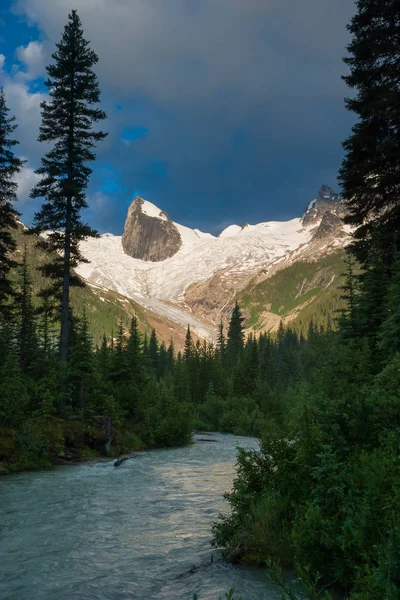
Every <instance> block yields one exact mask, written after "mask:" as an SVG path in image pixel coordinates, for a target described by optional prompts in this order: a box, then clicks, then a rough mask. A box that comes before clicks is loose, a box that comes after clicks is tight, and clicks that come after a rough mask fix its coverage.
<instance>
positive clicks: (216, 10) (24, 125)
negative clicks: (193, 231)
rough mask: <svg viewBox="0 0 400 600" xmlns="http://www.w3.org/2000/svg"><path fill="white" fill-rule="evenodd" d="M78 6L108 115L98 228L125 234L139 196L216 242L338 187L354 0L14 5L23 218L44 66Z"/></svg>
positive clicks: (13, 95)
mask: <svg viewBox="0 0 400 600" xmlns="http://www.w3.org/2000/svg"><path fill="white" fill-rule="evenodd" d="M72 8H77V9H78V12H79V14H80V16H81V19H82V22H83V27H84V30H85V34H86V37H87V38H88V39H90V41H91V45H92V48H93V49H94V50H95V51H96V53H97V54H98V55H99V64H98V66H97V72H98V76H99V81H100V87H101V90H102V105H103V108H104V109H105V110H106V112H107V115H108V119H107V121H106V122H105V123H104V125H103V128H104V129H105V130H106V131H108V132H109V136H108V138H107V139H106V141H105V142H103V143H102V144H100V145H99V146H98V150H97V161H96V164H95V166H94V173H93V176H92V179H91V182H90V187H89V190H88V198H89V204H90V210H89V211H88V219H90V222H91V224H92V225H93V226H95V227H97V228H98V229H99V230H100V231H101V232H104V231H111V232H113V233H120V232H121V231H122V228H123V224H124V220H125V216H126V211H127V207H128V206H129V204H130V202H131V200H132V199H133V197H134V196H135V195H141V196H143V197H145V198H146V199H148V200H150V201H151V202H153V203H155V204H157V205H158V206H160V208H162V209H164V210H166V211H167V212H168V213H169V214H170V216H171V218H173V219H174V220H176V221H178V222H181V223H183V224H186V225H188V226H191V227H198V228H199V229H203V230H205V231H211V232H213V233H218V232H219V231H220V230H221V229H223V228H224V227H226V226H227V225H229V224H232V223H237V224H239V225H241V224H243V223H244V222H249V223H255V222H260V221H266V220H284V219H289V218H293V217H295V216H300V214H301V213H302V211H303V210H304V208H305V206H306V205H307V204H308V202H309V201H310V200H312V198H313V197H314V196H315V194H316V191H317V190H318V188H319V186H320V185H321V184H322V183H327V184H329V185H332V186H333V187H335V188H337V183H336V177H337V171H338V168H339V167H340V163H341V159H342V156H343V151H342V147H341V142H342V141H343V140H344V139H345V138H346V137H347V136H348V135H349V133H350V128H351V125H352V116H351V115H350V114H348V113H347V112H346V110H345V108H344V97H345V95H346V94H347V93H348V91H347V90H346V88H345V85H344V83H343V81H342V80H341V75H342V74H343V73H344V72H345V66H344V64H343V63H342V57H343V56H344V55H345V52H346V50H345V48H346V44H347V43H348V33H347V31H346V24H347V23H348V22H349V20H350V18H351V16H352V14H353V12H354V10H355V5H354V2H353V0H335V2H332V0H303V1H302V2H301V3H300V2H298V0H168V2H167V1H166V0H146V2H143V1H142V0H113V2H110V1H109V0H75V1H74V2H71V3H70V0H51V2H49V0H16V1H12V2H7V1H6V2H3V3H2V4H1V9H0V55H1V56H0V66H1V67H2V69H1V72H0V78H1V84H2V85H3V86H4V88H5V91H6V95H7V101H8V105H9V107H10V109H11V111H12V113H13V114H15V115H16V116H17V119H18V123H19V128H18V131H17V137H18V138H19V140H20V146H19V151H20V153H21V155H22V156H23V157H24V158H25V159H26V160H27V162H26V168H25V170H24V172H23V174H22V175H21V177H20V181H19V183H20V203H19V209H20V211H21V212H22V214H23V219H24V220H25V221H26V222H27V223H29V222H30V219H31V218H32V215H33V213H34V211H35V210H36V209H37V201H33V200H30V199H29V188H30V186H31V185H32V184H33V183H34V182H35V177H36V176H35V174H34V169H35V168H37V167H38V166H39V163H40V156H41V154H42V153H43V152H44V151H45V149H44V147H43V144H39V143H38V142H37V141H36V138H37V133H38V127H39V125H40V102H41V101H42V100H43V99H45V98H46V89H45V87H44V85H43V81H44V76H45V65H46V64H48V63H49V61H50V60H51V58H50V55H51V52H52V51H53V49H54V44H55V43H56V42H57V41H58V40H59V38H60V35H61V32H62V30H63V27H64V25H65V23H66V20H67V16H68V12H69V11H70V10H71V9H72Z"/></svg>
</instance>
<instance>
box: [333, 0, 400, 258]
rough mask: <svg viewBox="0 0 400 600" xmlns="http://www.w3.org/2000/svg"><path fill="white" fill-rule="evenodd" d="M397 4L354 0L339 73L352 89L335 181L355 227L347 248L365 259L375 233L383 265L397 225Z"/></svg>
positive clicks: (399, 61) (390, 251)
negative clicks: (351, 119)
mask: <svg viewBox="0 0 400 600" xmlns="http://www.w3.org/2000/svg"><path fill="white" fill-rule="evenodd" d="M398 17H399V5H398V1H397V0H384V1H382V2H377V1H376V0H358V1H357V12H356V14H355V15H354V17H353V19H352V21H351V23H350V25H349V28H348V29H349V31H350V33H351V35H352V40H351V42H350V44H349V46H348V56H347V57H346V58H345V63H346V64H347V66H348V68H349V73H348V74H347V75H346V76H345V77H344V80H345V81H346V83H347V85H348V86H349V87H350V88H351V89H352V90H353V91H352V93H351V95H350V97H349V98H347V99H346V105H347V108H348V110H350V111H351V112H353V113H354V114H355V117H356V119H355V124H354V125H353V128H352V134H351V136H350V137H349V138H348V139H347V140H346V141H345V142H344V149H345V151H346V156H345V158H344V160H343V164H342V168H341V171H340V181H341V184H342V188H343V191H344V197H345V198H346V206H347V208H348V211H349V214H348V216H347V218H346V220H347V222H348V223H350V224H351V225H353V226H356V227H357V229H356V232H355V238H356V241H355V243H354V244H353V248H352V249H353V251H354V252H355V254H356V256H357V257H358V259H359V260H360V261H361V262H362V263H365V261H366V260H368V256H369V251H370V249H371V248H372V247H373V245H374V243H375V238H376V236H377V235H379V236H380V238H381V240H383V241H384V244H385V261H384V262H385V263H387V261H388V260H389V261H390V258H391V256H392V255H393V250H394V248H393V235H394V234H395V235H397V234H398V231H399V228H400V217H399V210H398V187H397V185H398V184H397V180H396V177H395V176H394V173H398V172H399V168H400V140H399V136H398V135H397V134H395V132H396V131H397V130H398V127H399V112H398V106H399V101H400V90H399V85H398V69H399V64H400V59H399V53H398V36H399V19H398Z"/></svg>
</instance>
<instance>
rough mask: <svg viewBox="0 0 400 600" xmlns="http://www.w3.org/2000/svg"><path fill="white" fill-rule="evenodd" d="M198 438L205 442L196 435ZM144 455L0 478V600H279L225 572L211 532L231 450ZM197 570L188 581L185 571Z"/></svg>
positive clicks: (222, 439) (227, 446) (230, 442)
mask: <svg viewBox="0 0 400 600" xmlns="http://www.w3.org/2000/svg"><path fill="white" fill-rule="evenodd" d="M198 437H203V438H204V437H207V438H209V437H211V436H209V435H204V436H203V435H200V436H198ZM212 437H213V439H216V440H217V443H208V442H197V443H196V444H195V445H193V446H189V447H185V448H178V449H170V450H156V451H151V452H145V453H142V454H140V455H139V456H138V458H136V459H133V460H129V461H127V462H125V463H124V464H123V465H121V466H120V467H119V468H114V467H113V462H112V461H106V462H93V463H90V464H82V465H74V466H65V467H57V468H56V469H54V470H52V471H40V472H34V473H19V474H16V475H11V476H8V477H3V478H1V479H0V519H1V533H0V536H1V537H0V598H1V599H2V600H132V599H143V600H158V599H160V600H161V599H170V600H178V599H187V600H191V598H192V596H193V593H195V592H196V593H197V594H198V595H199V599H200V600H202V599H203V600H216V599H218V597H219V595H220V594H222V593H223V592H225V591H228V590H229V589H230V587H235V589H236V591H237V592H238V593H241V594H242V595H243V599H244V600H260V599H265V600H278V599H280V598H281V594H280V592H279V590H276V588H275V587H274V586H273V585H272V584H270V583H269V582H268V579H267V577H266V576H265V574H264V573H263V571H262V570H260V569H249V568H244V567H235V566H232V565H227V564H225V563H223V562H222V561H220V560H219V558H220V553H219V551H218V550H216V549H214V548H212V547H211V545H210V538H211V532H210V525H211V523H212V521H214V520H215V519H216V518H217V517H218V514H219V513H220V512H225V511H227V509H228V507H227V504H226V502H225V501H224V500H223V498H222V495H223V493H224V492H225V491H228V490H229V489H230V488H231V485H232V479H233V476H234V464H235V457H236V444H237V443H239V444H240V445H242V446H246V447H255V446H256V441H255V440H254V439H251V438H240V437H234V436H228V435H219V434H216V435H213V436H212ZM193 567H198V568H196V569H194V571H193V572H192V573H190V572H189V571H190V570H191V569H193Z"/></svg>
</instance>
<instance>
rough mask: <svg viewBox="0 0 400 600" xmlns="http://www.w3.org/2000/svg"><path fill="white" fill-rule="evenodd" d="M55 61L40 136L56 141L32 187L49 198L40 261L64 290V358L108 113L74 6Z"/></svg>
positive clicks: (41, 216) (39, 219) (38, 225)
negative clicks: (86, 212)
mask: <svg viewBox="0 0 400 600" xmlns="http://www.w3.org/2000/svg"><path fill="white" fill-rule="evenodd" d="M52 58H53V60H54V63H53V64H51V65H49V66H48V67H47V73H48V76H49V78H48V80H47V81H46V85H47V87H48V89H49V95H50V101H49V102H43V103H42V105H41V108H42V125H41V128H40V134H39V138H38V139H39V141H40V142H46V143H49V142H50V143H52V144H53V145H52V147H51V149H50V150H49V151H48V152H47V153H46V154H45V155H44V157H43V158H42V166H41V167H40V168H39V169H38V170H37V173H38V174H39V175H41V176H42V178H41V180H40V181H39V182H38V184H37V185H36V186H35V187H34V188H33V189H32V192H31V197H32V198H44V202H43V204H42V207H41V210H40V211H39V212H38V213H36V215H35V219H34V231H35V232H36V233H39V232H43V231H51V232H52V233H50V234H49V235H48V236H47V237H46V238H44V239H43V238H42V239H41V240H40V242H39V246H40V247H41V248H42V249H44V250H46V251H47V252H50V253H51V255H52V257H51V259H50V261H49V262H48V263H46V264H45V265H43V266H42V267H41V269H42V271H43V273H44V274H45V275H46V276H47V277H48V278H49V280H50V281H51V282H52V285H51V286H50V289H51V291H52V292H53V293H54V295H55V296H57V298H59V295H60V294H59V290H60V289H61V290H62V293H61V298H59V299H60V300H61V335H60V358H61V362H64V363H65V362H66V361H67V358H68V326H69V317H68V313H69V293H70V286H71V285H81V281H80V280H79V278H78V277H77V276H76V275H75V274H74V273H73V269H74V267H76V266H77V265H78V264H79V263H81V262H84V261H85V260H84V258H83V256H82V254H81V253H80V251H79V242H80V241H81V240H84V239H85V238H87V237H89V236H95V235H96V232H95V231H94V230H93V229H91V227H89V225H87V224H86V223H84V222H83V221H82V216H81V212H82V210H83V209H85V208H87V206H88V205H87V202H86V197H85V190H86V188H87V185H88V181H89V177H90V174H91V172H92V169H90V168H89V167H88V163H89V162H91V161H94V160H95V154H94V152H93V148H94V145H95V142H98V141H100V140H102V139H104V137H105V136H106V134H105V133H103V132H102V131H95V130H94V129H93V124H94V123H96V122H98V121H100V120H102V119H104V118H105V116H106V115H105V113H104V112H103V111H102V110H100V109H99V108H94V107H93V105H95V104H97V103H98V102H99V99H100V90H99V86H98V82H97V76H96V74H95V73H94V71H93V66H94V65H95V64H96V63H97V61H98V58H97V55H96V54H95V53H94V52H93V50H91V49H90V48H89V42H88V41H87V40H85V38H84V37H83V30H82V26H81V21H80V19H79V17H78V14H77V12H76V11H75V10H73V11H72V12H71V14H70V15H69V17H68V23H67V25H66V26H65V29H64V33H63V35H62V38H61V41H60V42H59V43H58V44H57V50H56V52H54V54H53V55H52Z"/></svg>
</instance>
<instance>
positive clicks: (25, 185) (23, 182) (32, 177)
mask: <svg viewBox="0 0 400 600" xmlns="http://www.w3.org/2000/svg"><path fill="white" fill-rule="evenodd" d="M39 179H40V176H39V175H36V173H35V172H34V170H33V169H31V168H30V167H23V168H22V170H21V172H20V173H18V175H16V177H15V181H16V182H17V184H18V202H19V203H20V204H25V203H26V202H28V201H29V200H30V198H29V193H30V191H31V189H32V188H33V186H34V185H36V183H37V182H38V181H39Z"/></svg>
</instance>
